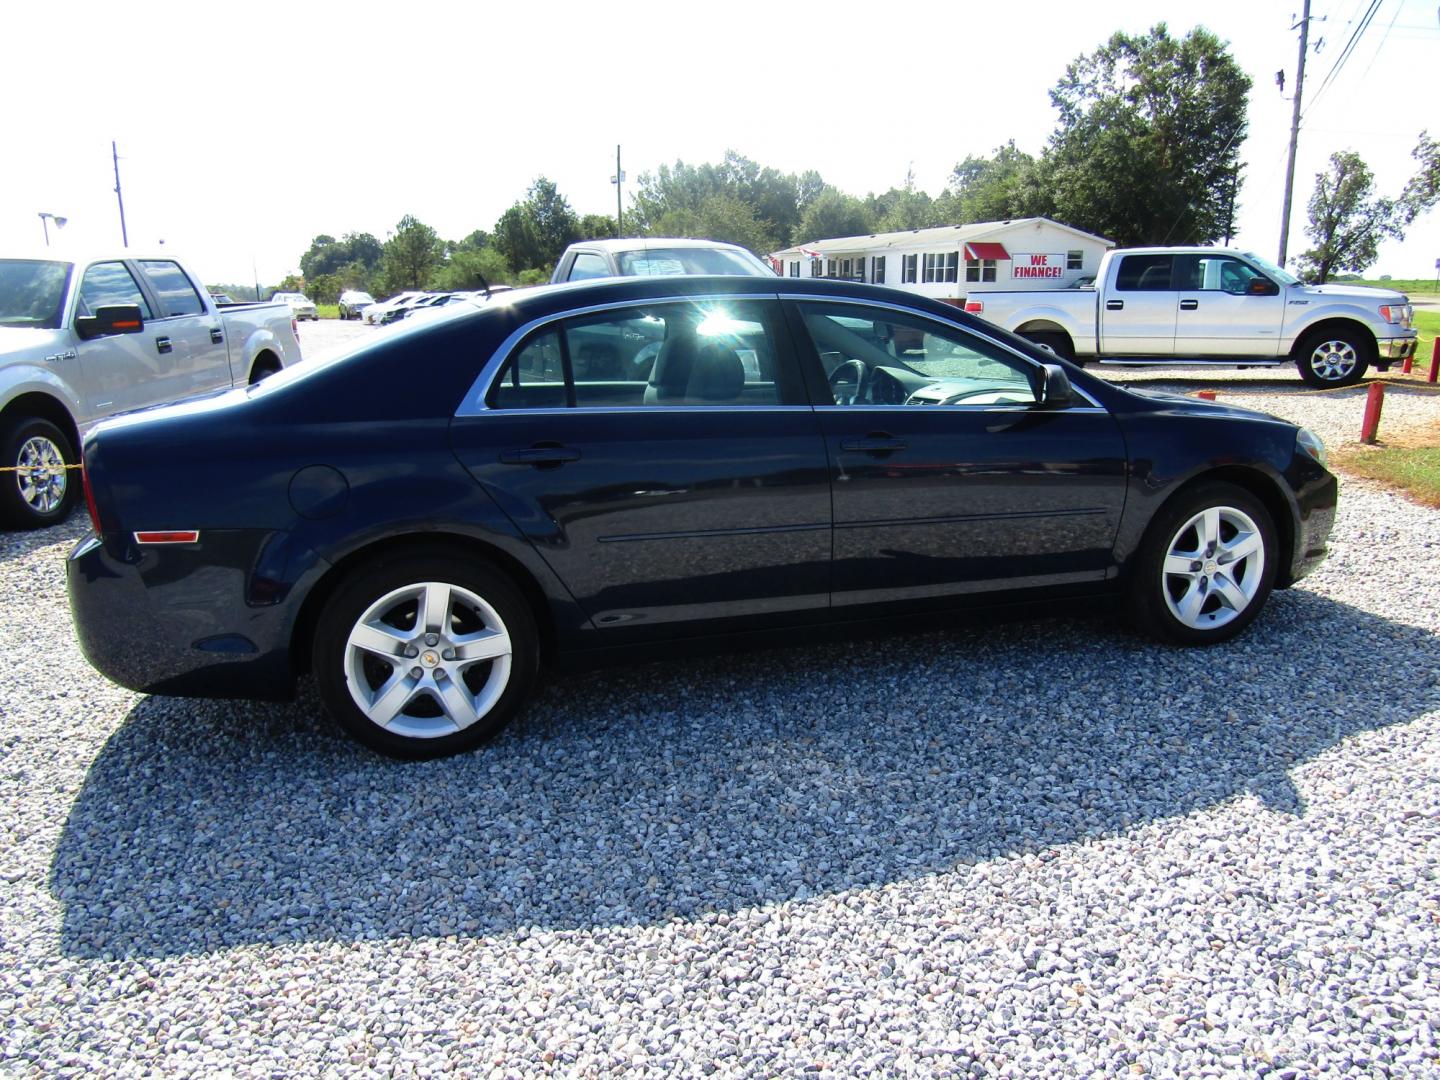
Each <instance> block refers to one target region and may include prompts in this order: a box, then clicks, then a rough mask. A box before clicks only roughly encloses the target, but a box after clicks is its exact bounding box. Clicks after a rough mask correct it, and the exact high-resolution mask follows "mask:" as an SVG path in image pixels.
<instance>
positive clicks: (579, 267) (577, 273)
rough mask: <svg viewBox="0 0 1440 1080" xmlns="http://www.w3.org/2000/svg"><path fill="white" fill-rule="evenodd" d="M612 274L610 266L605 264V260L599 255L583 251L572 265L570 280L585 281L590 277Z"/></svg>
mask: <svg viewBox="0 0 1440 1080" xmlns="http://www.w3.org/2000/svg"><path fill="white" fill-rule="evenodd" d="M609 276H610V268H609V267H608V266H606V265H605V260H604V259H603V258H601V257H600V256H599V255H595V254H592V253H591V252H588V251H582V252H580V254H578V255H576V256H575V264H574V265H573V266H571V267H570V277H569V280H570V281H585V280H586V279H588V278H602V277H609Z"/></svg>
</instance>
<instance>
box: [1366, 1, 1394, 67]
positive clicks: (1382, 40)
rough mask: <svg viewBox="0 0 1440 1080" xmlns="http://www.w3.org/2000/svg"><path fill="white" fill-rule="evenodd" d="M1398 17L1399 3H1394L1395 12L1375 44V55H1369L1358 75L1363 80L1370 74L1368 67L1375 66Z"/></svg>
mask: <svg viewBox="0 0 1440 1080" xmlns="http://www.w3.org/2000/svg"><path fill="white" fill-rule="evenodd" d="M1398 18H1400V5H1399V4H1396V5H1395V14H1394V15H1391V16H1390V25H1389V26H1387V27H1385V33H1384V34H1383V35H1381V38H1380V44H1379V45H1377V46H1375V55H1374V56H1372V57H1370V63H1368V64H1366V65H1365V73H1364V74H1363V75H1361V76H1360V81H1361V82H1364V81H1365V80H1366V79H1367V78H1369V76H1370V69H1371V68H1373V67H1374V66H1375V61H1376V60H1379V59H1380V54H1381V53H1382V52H1384V51H1385V42H1387V41H1389V40H1390V31H1391V30H1394V29H1395V20H1396V19H1398Z"/></svg>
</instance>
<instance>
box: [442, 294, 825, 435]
mask: <svg viewBox="0 0 1440 1080" xmlns="http://www.w3.org/2000/svg"><path fill="white" fill-rule="evenodd" d="M778 299H779V297H778V296H777V295H776V294H775V293H770V292H761V293H706V294H705V295H703V296H649V297H643V298H641V299H630V300H613V301H611V302H610V303H608V304H591V305H589V306H588V307H582V308H571V309H569V310H567V311H556V312H552V313H551V314H549V315H541V316H540V317H539V318H536V319H531V320H530V321H529V322H527V323H525V324H524V325H523V326H520V327H518V328H517V329H515V330H514V331H512V332H511V333H510V335H509V336H508V337H506V339H505V340H504V341H502V342H501V343H500V345H499V347H498V348H497V349H496V350H495V351H494V353H492V354H491V356H490V359H489V360H487V361H485V365H484V366H483V367H482V368H481V369H480V374H479V375H477V376H476V377H475V381H474V382H472V383H471V384H470V389H469V390H467V391H465V397H464V398H463V399H462V400H461V402H460V407H459V408H458V409H456V410H455V415H456V416H457V417H460V416H483V415H485V414H486V413H492V412H493V413H524V414H525V415H527V416H530V415H533V414H535V413H537V412H540V411H542V410H540V409H492V408H490V406H489V405H487V404H486V403H485V392H486V391H487V390H489V389H490V384H491V383H492V382H494V381H495V377H496V376H497V375H499V374H500V369H501V368H502V367H504V366H505V361H506V360H508V359H510V354H511V353H512V352H514V351H515V347H516V346H517V345H519V344H520V341H521V340H522V339H523V338H526V337H528V336H529V335H530V334H531V333H532V332H534V331H536V330H539V329H540V328H541V327H542V326H548V325H549V324H550V323H553V322H561V321H563V320H565V319H574V318H579V317H580V316H582V315H594V314H596V313H597V312H602V311H618V310H620V309H621V308H633V307H643V306H645V305H647V304H694V303H700V302H702V301H705V300H778ZM643 407H644V406H629V407H622V408H623V411H625V412H636V411H638V410H639V409H641V408H643ZM579 408H581V406H576V408H575V409H571V408H569V407H568V406H567V407H566V408H564V409H562V410H547V411H552V412H554V411H561V412H574V411H576V409H579ZM584 408H585V411H586V412H596V411H599V410H595V409H591V408H590V407H589V406H584ZM653 408H656V409H661V410H664V411H666V412H674V411H676V410H678V409H682V408H694V409H756V408H792V409H805V410H807V411H808V410H809V408H810V406H808V405H788V406H773V405H690V406H686V405H657V406H653ZM617 411H620V409H617Z"/></svg>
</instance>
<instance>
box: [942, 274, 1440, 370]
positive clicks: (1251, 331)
mask: <svg viewBox="0 0 1440 1080" xmlns="http://www.w3.org/2000/svg"><path fill="white" fill-rule="evenodd" d="M1096 281H1097V283H1098V284H1097V286H1096V287H1095V288H1093V289H1080V290H1076V289H1073V288H1071V289H1054V290H1040V291H1036V290H1027V291H1011V292H985V293H983V294H975V295H972V296H971V297H970V299H969V300H967V301H966V303H965V310H966V311H969V312H971V313H973V314H976V315H979V316H980V317H981V318H984V319H986V320H988V321H989V322H992V323H994V324H996V325H997V326H1003V327H1004V328H1005V329H1007V330H1013V331H1015V332H1016V333H1018V334H1021V335H1023V336H1024V337H1027V338H1029V339H1030V340H1032V341H1035V342H1039V343H1041V344H1044V345H1046V346H1048V347H1049V348H1050V349H1052V350H1053V351H1054V352H1055V353H1057V354H1058V355H1060V356H1063V357H1065V358H1067V359H1075V360H1079V361H1082V362H1086V361H1097V362H1101V363H1118V364H1176V363H1181V364H1207V365H1225V366H1231V367H1233V366H1242V367H1262V366H1275V365H1280V364H1294V365H1295V366H1296V367H1297V368H1298V369H1299V371H1300V377H1301V378H1302V379H1304V380H1305V381H1306V382H1307V383H1309V384H1310V385H1311V386H1317V387H1331V386H1349V385H1350V384H1352V383H1356V382H1359V381H1360V380H1361V379H1362V378H1364V376H1365V372H1366V370H1367V369H1368V368H1370V367H1371V366H1374V367H1378V368H1379V369H1380V370H1381V371H1387V370H1389V368H1390V365H1391V364H1393V363H1395V362H1396V361H1400V360H1404V359H1405V358H1406V357H1407V356H1413V355H1414V353H1415V342H1416V331H1415V329H1414V328H1413V326H1412V325H1411V323H1412V318H1413V314H1414V312H1413V309H1412V308H1411V306H1410V302H1409V300H1408V299H1407V298H1406V297H1405V296H1404V295H1403V294H1401V293H1398V292H1394V291H1392V290H1390V289H1372V288H1364V287H1360V286H1355V285H1305V284H1302V283H1301V282H1300V280H1299V279H1298V278H1296V277H1295V276H1294V275H1292V274H1290V273H1289V272H1288V271H1286V270H1282V269H1281V268H1280V267H1278V266H1275V265H1274V264H1272V263H1270V262H1267V261H1266V260H1265V259H1262V258H1261V257H1260V256H1258V255H1255V254H1253V253H1249V252H1241V251H1228V250H1225V249H1222V248H1204V247H1194V248H1189V247H1172V248H1133V249H1129V250H1118V251H1108V252H1106V253H1105V256H1104V257H1103V258H1102V259H1101V260H1100V268H1099V273H1098V277H1097V278H1096Z"/></svg>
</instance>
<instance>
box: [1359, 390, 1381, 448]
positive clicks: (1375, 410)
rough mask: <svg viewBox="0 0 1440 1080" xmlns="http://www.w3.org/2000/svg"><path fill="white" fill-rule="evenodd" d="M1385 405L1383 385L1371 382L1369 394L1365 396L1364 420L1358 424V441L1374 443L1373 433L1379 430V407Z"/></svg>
mask: <svg viewBox="0 0 1440 1080" xmlns="http://www.w3.org/2000/svg"><path fill="white" fill-rule="evenodd" d="M1384 404H1385V384H1384V383H1380V382H1372V383H1371V384H1370V393H1368V394H1367V395H1365V419H1364V420H1362V421H1361V422H1360V441H1361V442H1363V443H1372V444H1373V443H1374V442H1375V433H1376V432H1377V431H1379V430H1380V407H1381V406H1382V405H1384Z"/></svg>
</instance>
